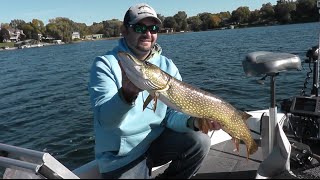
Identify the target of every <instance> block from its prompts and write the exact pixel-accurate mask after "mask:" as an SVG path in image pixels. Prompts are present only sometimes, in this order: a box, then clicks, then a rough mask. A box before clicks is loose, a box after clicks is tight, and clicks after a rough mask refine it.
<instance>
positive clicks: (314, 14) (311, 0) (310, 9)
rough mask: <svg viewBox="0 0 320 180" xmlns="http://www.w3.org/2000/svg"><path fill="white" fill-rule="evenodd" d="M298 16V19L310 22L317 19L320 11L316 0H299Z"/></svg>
mask: <svg viewBox="0 0 320 180" xmlns="http://www.w3.org/2000/svg"><path fill="white" fill-rule="evenodd" d="M296 12H297V17H299V19H298V21H301V22H310V21H317V19H318V16H319V13H318V9H317V1H316V0H297V9H296Z"/></svg>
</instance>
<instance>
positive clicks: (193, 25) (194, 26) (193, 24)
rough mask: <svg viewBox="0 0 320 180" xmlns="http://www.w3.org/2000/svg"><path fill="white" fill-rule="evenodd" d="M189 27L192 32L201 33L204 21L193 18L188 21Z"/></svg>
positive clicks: (196, 17)
mask: <svg viewBox="0 0 320 180" xmlns="http://www.w3.org/2000/svg"><path fill="white" fill-rule="evenodd" d="M187 22H188V27H189V29H190V30H191V31H200V30H201V24H202V21H201V19H200V17H199V16H192V17H189V18H188V19H187Z"/></svg>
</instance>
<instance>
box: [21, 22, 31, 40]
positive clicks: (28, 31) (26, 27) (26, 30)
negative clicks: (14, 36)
mask: <svg viewBox="0 0 320 180" xmlns="http://www.w3.org/2000/svg"><path fill="white" fill-rule="evenodd" d="M21 30H23V33H24V34H25V35H26V39H33V32H34V28H33V27H32V26H31V24H30V23H26V24H23V25H21Z"/></svg>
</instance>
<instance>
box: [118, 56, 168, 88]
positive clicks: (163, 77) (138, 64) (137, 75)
mask: <svg viewBox="0 0 320 180" xmlns="http://www.w3.org/2000/svg"><path fill="white" fill-rule="evenodd" d="M118 57H119V58H120V60H119V62H120V64H121V66H122V68H123V70H124V71H125V73H126V75H127V77H128V79H129V80H130V81H131V82H132V83H133V84H134V85H135V86H137V87H138V88H140V89H142V90H147V91H153V90H160V89H164V88H165V87H166V86H167V84H168V80H169V78H168V75H167V74H166V73H165V72H163V71H162V70H161V69H160V68H159V67H158V66H156V65H154V64H152V63H150V62H148V61H146V60H139V59H137V58H135V57H134V56H132V55H131V54H129V53H127V52H122V51H119V52H118Z"/></svg>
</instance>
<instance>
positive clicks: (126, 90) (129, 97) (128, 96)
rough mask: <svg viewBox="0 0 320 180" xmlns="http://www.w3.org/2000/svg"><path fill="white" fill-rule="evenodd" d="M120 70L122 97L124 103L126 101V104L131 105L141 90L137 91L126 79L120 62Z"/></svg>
mask: <svg viewBox="0 0 320 180" xmlns="http://www.w3.org/2000/svg"><path fill="white" fill-rule="evenodd" d="M119 65H120V68H121V72H122V88H121V91H122V95H123V98H124V100H125V101H127V102H128V103H130V104H131V103H133V102H134V101H135V100H136V99H137V97H138V94H139V92H141V91H142V90H141V89H139V88H138V87H137V86H135V85H134V84H133V83H132V82H131V81H130V80H129V78H128V77H127V75H126V73H125V72H124V70H123V68H122V66H121V64H120V62H119Z"/></svg>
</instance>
